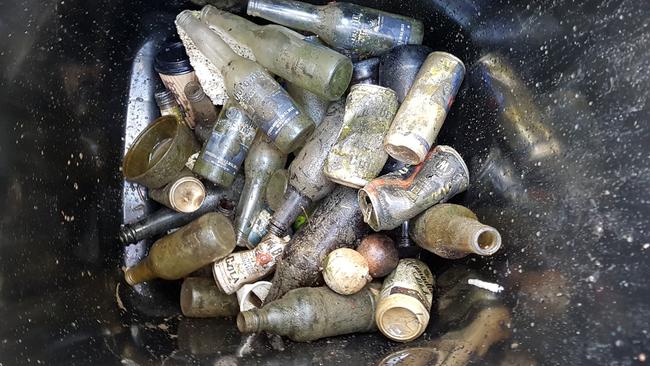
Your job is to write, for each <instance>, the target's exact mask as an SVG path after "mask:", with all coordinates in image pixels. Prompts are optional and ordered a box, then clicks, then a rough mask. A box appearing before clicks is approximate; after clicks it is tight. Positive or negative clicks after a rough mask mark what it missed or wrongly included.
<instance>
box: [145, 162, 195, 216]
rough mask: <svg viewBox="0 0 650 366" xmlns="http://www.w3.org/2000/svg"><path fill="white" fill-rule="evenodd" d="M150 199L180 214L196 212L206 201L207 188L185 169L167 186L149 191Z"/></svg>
mask: <svg viewBox="0 0 650 366" xmlns="http://www.w3.org/2000/svg"><path fill="white" fill-rule="evenodd" d="M149 197H151V199H153V200H154V201H156V202H159V203H161V204H163V205H165V206H166V207H169V208H171V209H173V210H175V211H178V212H186V213H190V212H194V211H196V210H198V209H199V207H201V205H202V204H203V200H204V199H205V187H204V186H203V183H201V181H200V180H198V179H196V178H195V177H194V175H192V172H191V171H190V170H189V169H187V168H184V169H183V170H181V172H180V173H178V174H177V176H176V177H175V178H174V179H172V181H171V182H169V183H167V185H166V186H164V187H162V188H157V189H150V190H149Z"/></svg>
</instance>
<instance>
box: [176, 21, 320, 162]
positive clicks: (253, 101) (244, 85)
mask: <svg viewBox="0 0 650 366" xmlns="http://www.w3.org/2000/svg"><path fill="white" fill-rule="evenodd" d="M176 24H177V26H178V27H180V28H182V29H183V30H184V31H185V32H186V33H187V35H188V36H189V37H190V38H191V39H192V41H193V42H194V44H195V45H196V46H197V47H198V49H199V50H200V51H201V53H203V55H204V56H205V57H207V58H208V59H209V60H210V62H212V63H213V64H214V65H215V66H216V67H217V68H218V69H220V70H221V73H222V74H223V78H224V83H225V88H226V93H227V94H228V96H229V97H230V98H232V99H234V100H235V101H236V102H237V103H238V104H239V106H240V107H241V108H242V109H243V110H244V112H246V114H247V115H248V116H249V117H250V119H251V120H252V121H253V123H255V124H256V125H257V126H258V127H259V128H260V129H261V130H262V131H264V133H265V134H267V135H268V136H269V138H270V139H271V140H272V141H273V143H274V144H275V145H276V146H277V147H278V149H280V151H282V152H283V153H285V154H288V153H290V152H292V151H294V150H295V149H297V148H298V147H299V146H301V145H302V144H303V143H304V141H305V139H306V138H307V137H308V136H309V135H310V134H311V132H312V131H313V130H314V127H315V125H314V122H312V121H311V120H310V119H309V117H307V115H306V114H305V113H303V112H302V111H301V110H300V108H299V107H298V106H297V105H296V103H295V102H294V100H293V99H292V98H291V97H290V96H289V94H287V92H286V91H285V90H284V89H283V88H282V86H280V84H278V82H277V81H275V79H274V78H273V76H271V75H270V74H269V73H268V72H267V71H266V70H265V69H264V68H263V67H262V66H260V65H259V64H257V63H256V62H253V61H250V60H247V59H245V58H243V57H240V56H238V55H237V54H235V53H234V52H233V51H232V50H231V49H230V47H228V45H227V44H226V43H225V42H224V41H223V40H222V39H221V38H220V37H219V36H218V35H217V34H216V33H215V32H213V31H211V30H210V28H209V27H208V26H207V25H206V24H204V23H201V22H200V21H199V20H198V19H197V18H196V17H194V15H193V14H192V12H191V11H189V10H185V11H183V12H181V13H180V14H179V15H178V16H177V17H176Z"/></svg>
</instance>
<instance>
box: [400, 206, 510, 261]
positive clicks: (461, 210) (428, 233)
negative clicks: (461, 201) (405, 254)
mask: <svg viewBox="0 0 650 366" xmlns="http://www.w3.org/2000/svg"><path fill="white" fill-rule="evenodd" d="M410 235H411V238H413V241H414V242H415V243H416V244H417V245H418V246H420V247H422V248H424V249H426V250H428V251H430V252H432V253H435V254H436V255H439V256H441V257H443V258H448V259H457V258H462V257H465V256H466V255H468V254H471V253H474V254H478V255H492V254H494V253H496V251H497V250H499V248H500V247H501V235H500V234H499V231H497V229H495V228H493V227H492V226H488V225H485V224H482V223H481V222H479V221H478V218H477V217H476V214H474V213H473V212H472V211H471V210H470V209H468V208H465V207H463V206H460V205H454V204H450V203H443V204H438V205H435V206H433V207H431V208H429V209H428V210H426V211H425V212H423V213H422V214H421V215H420V216H418V217H416V218H415V219H413V224H412V225H411V231H410Z"/></svg>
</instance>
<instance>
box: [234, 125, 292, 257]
mask: <svg viewBox="0 0 650 366" xmlns="http://www.w3.org/2000/svg"><path fill="white" fill-rule="evenodd" d="M286 162H287V156H286V155H285V154H283V153H282V152H281V151H280V150H278V149H277V148H276V147H275V146H274V145H273V144H272V143H271V141H270V139H268V137H266V136H265V135H264V134H260V133H258V134H257V137H256V138H255V141H253V145H252V146H251V151H250V153H249V154H248V157H246V162H245V163H244V168H245V176H246V183H244V190H243V191H242V195H241V197H242V199H241V200H240V201H239V205H237V214H236V220H235V231H236V234H237V245H239V246H242V247H248V246H249V245H248V240H247V238H248V234H249V232H250V231H251V227H252V226H253V221H254V220H255V219H256V218H257V215H258V213H259V212H260V210H261V208H262V204H263V202H264V192H265V191H266V185H267V183H268V182H269V179H270V178H271V175H272V174H273V173H274V172H275V171H276V170H278V169H282V168H284V165H285V164H286Z"/></svg>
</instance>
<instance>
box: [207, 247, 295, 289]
mask: <svg viewBox="0 0 650 366" xmlns="http://www.w3.org/2000/svg"><path fill="white" fill-rule="evenodd" d="M287 239H288V238H287ZM287 242H288V240H285V239H283V238H278V237H277V236H275V235H267V236H266V237H265V238H264V240H262V242H261V243H259V245H258V246H256V247H255V248H254V249H250V250H246V251H242V252H236V253H231V254H230V255H228V256H227V257H225V258H223V259H220V260H218V261H216V262H214V265H213V266H212V274H213V275H214V280H215V281H216V283H217V286H219V289H221V291H223V292H225V293H227V294H234V293H235V292H236V291H237V290H239V288H240V287H242V286H243V285H245V284H247V283H253V282H255V281H257V280H259V279H260V278H262V277H265V276H266V275H268V274H269V273H271V272H273V270H274V269H275V263H276V261H277V259H278V258H279V257H280V256H281V255H282V253H283V252H284V247H285V246H286V245H287Z"/></svg>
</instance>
